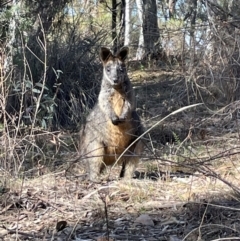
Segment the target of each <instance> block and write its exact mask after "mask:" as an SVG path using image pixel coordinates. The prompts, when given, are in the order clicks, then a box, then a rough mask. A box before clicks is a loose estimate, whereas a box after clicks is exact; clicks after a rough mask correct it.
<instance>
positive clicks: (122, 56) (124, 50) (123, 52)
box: [117, 46, 129, 61]
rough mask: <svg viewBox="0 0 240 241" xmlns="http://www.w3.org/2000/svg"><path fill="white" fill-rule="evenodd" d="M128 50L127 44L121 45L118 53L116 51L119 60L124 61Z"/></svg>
mask: <svg viewBox="0 0 240 241" xmlns="http://www.w3.org/2000/svg"><path fill="white" fill-rule="evenodd" d="M128 52H129V48H128V47H127V46H124V47H122V48H121V49H120V50H119V51H118V53H117V57H118V58H119V59H120V60H121V61H125V59H126V58H127V56H128Z"/></svg>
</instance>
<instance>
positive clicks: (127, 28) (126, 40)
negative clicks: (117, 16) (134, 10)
mask: <svg viewBox="0 0 240 241" xmlns="http://www.w3.org/2000/svg"><path fill="white" fill-rule="evenodd" d="M124 20H125V21H124V22H125V32H124V45H125V46H126V45H129V44H130V0H125V19H124Z"/></svg>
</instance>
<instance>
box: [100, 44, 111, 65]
mask: <svg viewBox="0 0 240 241" xmlns="http://www.w3.org/2000/svg"><path fill="white" fill-rule="evenodd" d="M111 56H112V52H111V51H110V49H108V48H106V47H101V49H100V59H101V61H102V62H103V63H106V62H107V61H108V59H109V57H111Z"/></svg>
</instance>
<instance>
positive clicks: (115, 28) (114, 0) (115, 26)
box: [112, 0, 118, 52]
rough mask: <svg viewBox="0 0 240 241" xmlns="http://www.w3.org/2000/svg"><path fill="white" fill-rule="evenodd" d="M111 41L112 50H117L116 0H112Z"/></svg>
mask: <svg viewBox="0 0 240 241" xmlns="http://www.w3.org/2000/svg"><path fill="white" fill-rule="evenodd" d="M112 41H113V51H114V52H116V51H117V47H118V46H117V45H118V43H117V0H112Z"/></svg>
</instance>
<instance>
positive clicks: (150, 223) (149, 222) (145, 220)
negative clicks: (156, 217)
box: [135, 214, 154, 226]
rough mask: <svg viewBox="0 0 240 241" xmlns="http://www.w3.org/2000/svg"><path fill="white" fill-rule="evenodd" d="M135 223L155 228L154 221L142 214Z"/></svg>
mask: <svg viewBox="0 0 240 241" xmlns="http://www.w3.org/2000/svg"><path fill="white" fill-rule="evenodd" d="M135 223H141V224H143V225H147V226H154V222H153V220H152V219H151V218H150V216H149V215H147V214H142V215H140V216H139V217H138V218H136V220H135Z"/></svg>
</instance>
